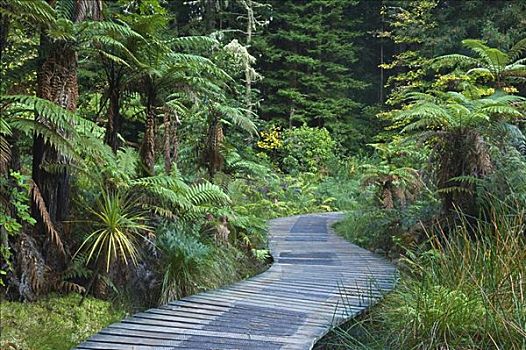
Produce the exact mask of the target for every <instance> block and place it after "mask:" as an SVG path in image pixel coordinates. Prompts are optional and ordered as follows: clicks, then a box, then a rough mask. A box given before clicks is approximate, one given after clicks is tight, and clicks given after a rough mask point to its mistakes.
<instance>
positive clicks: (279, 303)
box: [77, 213, 396, 350]
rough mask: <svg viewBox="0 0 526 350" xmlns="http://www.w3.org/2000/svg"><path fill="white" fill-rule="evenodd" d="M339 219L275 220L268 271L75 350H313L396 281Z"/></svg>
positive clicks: (118, 327) (112, 329) (120, 326)
mask: <svg viewBox="0 0 526 350" xmlns="http://www.w3.org/2000/svg"><path fill="white" fill-rule="evenodd" d="M341 215H342V214H340V213H327V214H310V215H299V216H292V217H286V218H280V219H275V220H271V221H270V222H269V239H270V251H271V253H272V256H273V257H274V264H273V265H272V266H271V267H270V269H268V270H267V271H265V272H264V273H262V274H260V275H258V276H255V277H252V278H249V279H247V280H244V281H241V282H238V283H235V284H232V285H230V286H228V287H224V288H220V289H216V290H212V291H208V292H203V293H199V294H196V295H192V296H189V297H186V298H184V299H182V300H178V301H174V302H171V303H169V304H167V305H163V306H161V307H159V308H156V309H150V310H146V311H144V312H141V313H138V314H135V315H133V316H132V317H129V318H127V319H124V320H123V321H122V322H120V323H116V324H113V325H110V326H109V327H107V328H105V329H103V330H102V331H101V332H99V333H98V334H96V335H94V336H92V337H91V338H90V339H88V340H87V341H85V342H84V343H82V344H80V345H79V346H78V347H77V349H78V350H87V349H105V350H117V349H127V350H153V349H163V350H167V349H196V350H198V349H214V350H215V349H228V350H232V349H247V350H248V349H250V350H252V349H262V350H273V349H311V348H312V347H313V345H314V344H315V343H316V341H317V340H319V339H320V338H321V337H322V336H323V335H324V334H325V333H327V332H328V331H329V330H330V329H331V328H332V327H334V326H336V325H338V324H341V323H342V322H344V321H346V320H348V319H350V318H352V317H354V316H356V315H357V314H359V313H360V312H363V311H364V310H366V309H367V308H368V307H369V306H371V305H372V304H374V303H375V302H376V301H378V299H379V298H381V297H382V295H384V294H385V293H386V292H388V291H390V290H391V289H392V288H393V285H394V281H395V275H396V271H395V268H394V267H393V266H392V265H391V264H390V263H389V262H388V261H386V260H385V259H383V258H381V257H379V256H376V255H374V254H372V253H371V252H369V251H367V250H364V249H362V248H359V247H357V246H355V245H353V244H350V243H348V242H347V241H345V240H344V239H342V238H340V237H338V236H337V235H335V234H334V232H332V230H331V225H332V224H333V223H334V222H335V221H337V220H339V219H340V218H341Z"/></svg>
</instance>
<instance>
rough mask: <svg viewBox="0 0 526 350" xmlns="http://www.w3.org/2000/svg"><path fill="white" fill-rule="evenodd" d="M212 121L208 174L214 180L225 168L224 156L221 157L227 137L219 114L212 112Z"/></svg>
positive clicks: (208, 150) (208, 145) (209, 137)
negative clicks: (217, 173) (222, 147)
mask: <svg viewBox="0 0 526 350" xmlns="http://www.w3.org/2000/svg"><path fill="white" fill-rule="evenodd" d="M212 113H213V116H212V120H211V122H210V126H209V128H208V141H207V148H208V149H207V152H206V153H207V159H206V161H207V163H208V174H209V175H210V178H213V177H214V175H215V174H216V172H217V171H219V170H221V168H222V167H223V156H222V155H221V146H222V145H223V141H224V139H225V136H224V134H223V125H222V124H221V121H220V120H219V116H218V115H217V112H212Z"/></svg>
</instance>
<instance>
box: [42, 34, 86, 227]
mask: <svg viewBox="0 0 526 350" xmlns="http://www.w3.org/2000/svg"><path fill="white" fill-rule="evenodd" d="M40 59H41V64H40V67H39V69H38V72H37V83H38V88H37V96H38V97H41V98H44V99H47V100H49V101H52V102H55V103H56V104H58V105H60V106H62V107H64V108H66V109H68V110H70V111H74V110H75V109H76V107H77V99H78V84H77V54H76V52H75V51H73V50H72V49H71V48H68V47H67V46H66V45H57V44H53V43H51V42H50V41H49V40H48V39H47V38H45V37H43V38H42V42H41V52H40ZM37 118H38V119H39V121H40V122H41V123H47V124H49V122H48V121H46V120H44V119H43V118H42V117H40V116H37ZM57 131H58V132H59V133H64V130H57ZM67 162H68V160H67V159H66V158H65V157H64V156H62V155H60V154H59V153H58V152H57V150H56V149H54V148H53V147H51V146H50V145H49V144H47V143H46V142H45V141H44V139H43V138H42V137H40V136H35V138H34V142H33V181H34V182H35V184H36V185H37V186H38V187H39V188H40V192H41V194H42V197H43V198H44V201H45V204H46V207H47V209H48V212H49V215H50V217H51V220H52V221H53V223H54V224H58V223H60V222H61V221H63V220H64V219H65V218H66V216H67V213H68V206H69V174H68V172H67V169H66V168H65V167H64V166H65V165H66V164H67ZM48 165H58V169H52V170H50V169H47V168H46V167H47V166H48ZM61 166H62V168H61ZM33 215H35V217H36V218H38V220H37V221H38V222H37V225H36V230H37V232H38V233H39V234H45V232H44V227H43V225H42V219H41V217H40V214H39V211H38V209H37V208H36V207H34V208H33Z"/></svg>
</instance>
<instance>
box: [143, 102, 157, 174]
mask: <svg viewBox="0 0 526 350" xmlns="http://www.w3.org/2000/svg"><path fill="white" fill-rule="evenodd" d="M141 153H142V160H143V164H144V168H145V170H146V172H147V175H150V176H151V175H154V173H155V171H154V166H155V109H154V107H153V106H152V105H148V107H147V109H146V126H145V129H144V138H143V142H142V150H141Z"/></svg>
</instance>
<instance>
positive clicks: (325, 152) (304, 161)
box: [282, 126, 336, 173]
mask: <svg viewBox="0 0 526 350" xmlns="http://www.w3.org/2000/svg"><path fill="white" fill-rule="evenodd" d="M282 136H283V146H282V151H283V154H285V155H286V156H284V157H283V159H282V165H283V168H284V170H286V171H287V172H289V173H298V172H311V173H320V172H322V173H323V172H324V171H326V168H327V166H328V163H329V161H330V160H331V159H333V158H334V148H335V146H336V143H335V142H334V140H333V139H332V137H331V135H330V134H329V132H328V131H327V129H325V128H311V127H308V126H302V127H300V128H292V129H287V130H285V131H284V132H283V135H282Z"/></svg>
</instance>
